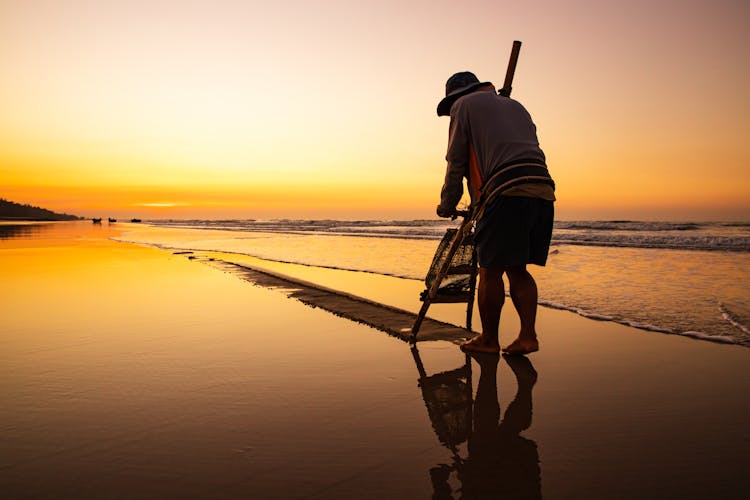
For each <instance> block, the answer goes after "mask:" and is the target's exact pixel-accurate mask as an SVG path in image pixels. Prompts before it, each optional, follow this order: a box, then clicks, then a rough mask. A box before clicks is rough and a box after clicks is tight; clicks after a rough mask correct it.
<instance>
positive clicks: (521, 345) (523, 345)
mask: <svg viewBox="0 0 750 500" xmlns="http://www.w3.org/2000/svg"><path fill="white" fill-rule="evenodd" d="M538 350H539V341H538V340H537V339H522V338H520V337H519V338H517V339H516V340H515V341H513V343H512V344H509V345H507V346H505V347H503V352H504V353H505V354H509V355H511V356H523V355H524V354H530V353H532V352H536V351H538Z"/></svg>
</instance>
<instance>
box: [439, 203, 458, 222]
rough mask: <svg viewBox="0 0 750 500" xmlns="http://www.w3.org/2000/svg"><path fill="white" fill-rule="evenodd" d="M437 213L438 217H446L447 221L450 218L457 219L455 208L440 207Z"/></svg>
mask: <svg viewBox="0 0 750 500" xmlns="http://www.w3.org/2000/svg"><path fill="white" fill-rule="evenodd" d="M436 212H437V215H438V217H444V218H446V219H447V218H448V217H453V218H454V219H455V218H456V209H455V208H446V207H444V206H443V205H438V206H437V210H436Z"/></svg>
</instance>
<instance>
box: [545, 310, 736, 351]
mask: <svg viewBox="0 0 750 500" xmlns="http://www.w3.org/2000/svg"><path fill="white" fill-rule="evenodd" d="M539 304H540V305H542V306H545V307H549V308H551V309H559V310H562V311H569V312H573V313H575V314H577V315H579V316H583V317H584V318H588V319H593V320H596V321H609V322H612V323H617V324H620V325H625V326H629V327H632V328H637V329H639V330H646V331H649V332H656V333H665V334H668V335H680V336H682V337H690V338H694V339H699V340H707V341H710V342H717V343H720V344H734V345H746V344H745V343H744V342H742V341H741V340H739V339H737V338H734V337H730V336H727V335H710V334H708V333H704V332H699V331H692V330H690V331H678V330H675V329H671V328H663V327H660V326H656V325H650V324H647V323H640V322H638V321H631V320H627V319H620V318H616V317H614V316H608V315H604V314H598V313H593V312H590V311H586V310H584V309H581V308H578V307H573V306H566V305H563V304H559V303H556V302H550V301H546V300H540V301H539Z"/></svg>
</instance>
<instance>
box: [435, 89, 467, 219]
mask: <svg viewBox="0 0 750 500" xmlns="http://www.w3.org/2000/svg"><path fill="white" fill-rule="evenodd" d="M453 108H454V109H452V110H451V111H453V112H452V113H451V123H450V128H449V134H448V153H447V154H446V156H445V159H446V160H447V162H448V166H447V167H446V171H445V182H444V183H443V189H442V190H441V192H440V205H438V207H437V214H438V216H440V217H450V216H451V215H453V213H454V212H455V210H456V205H458V202H459V201H460V200H461V196H462V195H463V192H464V185H463V178H464V175H466V172H467V168H468V166H469V141H468V133H467V130H466V126H465V124H464V123H463V120H462V119H461V117H460V113H459V111H460V109H455V108H460V103H456V104H454V105H453ZM454 112H455V113H454Z"/></svg>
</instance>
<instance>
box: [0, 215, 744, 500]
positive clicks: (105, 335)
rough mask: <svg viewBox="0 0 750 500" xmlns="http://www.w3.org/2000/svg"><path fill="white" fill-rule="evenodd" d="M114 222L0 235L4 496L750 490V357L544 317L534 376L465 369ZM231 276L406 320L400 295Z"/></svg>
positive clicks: (511, 323) (436, 351) (448, 316)
mask: <svg viewBox="0 0 750 500" xmlns="http://www.w3.org/2000/svg"><path fill="white" fill-rule="evenodd" d="M123 226H125V225H120V226H117V225H115V226H113V227H108V226H107V225H106V224H105V225H103V226H101V227H92V225H91V224H90V223H56V224H48V225H44V228H42V227H41V226H40V227H39V228H38V229H32V230H24V231H20V232H16V233H14V234H12V235H8V232H7V231H6V232H5V233H3V234H5V236H2V239H0V273H2V276H3V279H2V281H0V293H1V295H0V297H2V301H1V302H0V317H2V325H3V327H2V333H0V401H1V402H2V404H0V429H2V433H0V436H1V437H0V439H1V440H2V444H0V491H2V492H3V497H4V498H111V497H117V498H238V497H242V498H383V497H391V498H451V497H454V498H459V497H461V496H462V495H463V497H464V498H497V497H502V496H513V495H515V496H521V497H525V498H540V497H544V498H664V497H668V496H671V497H675V498H745V497H746V495H747V488H748V486H750V480H748V479H747V474H746V472H745V468H746V467H745V460H746V451H747V449H749V448H750V432H749V431H748V425H747V423H746V422H747V415H748V410H750V350H748V349H747V348H744V347H738V346H730V345H720V344H713V343H708V342H702V341H697V340H692V339H687V338H682V337H677V336H669V335H661V334H655V333H652V332H644V331H640V330H635V329H632V328H628V327H624V326H620V325H615V324H611V323H605V322H596V321H591V320H587V319H584V318H580V317H578V316H576V315H574V314H572V313H568V312H564V311H557V310H550V309H545V308H540V311H539V319H538V329H539V331H540V334H541V336H542V337H541V338H542V350H541V351H540V352H539V353H535V354H533V355H531V356H529V358H528V360H529V362H528V363H527V362H525V361H523V360H506V359H504V358H499V362H498V358H497V357H490V358H489V359H488V358H479V359H475V360H471V361H470V362H468V363H467V359H466V357H465V356H464V355H463V354H462V353H461V352H460V351H459V350H458V348H457V347H456V346H455V344H453V343H450V342H448V341H430V342H420V343H419V344H418V347H417V350H416V351H412V350H411V349H410V346H409V345H408V344H407V343H405V342H403V341H401V340H399V339H397V338H394V337H392V336H389V335H387V334H385V333H383V332H381V331H379V330H376V329H373V328H371V327H368V326H365V325H362V324H359V323H356V322H352V321H350V320H348V319H346V318H341V317H337V316H335V315H333V314H330V313H329V312H326V311H324V310H322V309H320V308H311V307H309V306H307V305H305V304H303V303H302V302H299V301H297V300H294V299H292V298H289V297H288V291H286V290H284V289H278V288H273V287H272V288H268V287H264V286H253V285H252V284H251V283H249V282H248V281H246V280H244V279H241V277H240V276H238V275H237V273H233V272H221V270H219V269H217V268H216V266H215V261H214V262H210V261H206V260H203V259H202V258H203V257H205V258H209V257H210V258H214V259H223V258H226V257H227V256H224V255H218V254H203V255H200V256H199V257H201V258H198V259H192V260H191V259H190V258H189V257H190V256H191V255H189V254H181V255H175V254H172V253H171V252H168V251H165V250H158V249H153V248H147V247H142V246H137V245H132V244H125V243H118V242H114V241H110V240H107V239H106V238H107V237H109V236H112V235H113V234H115V233H116V232H117V229H116V228H117V227H123ZM0 233H2V232H1V231H0ZM234 258H235V260H238V259H237V256H234ZM239 260H242V261H243V262H240V263H244V264H246V265H251V264H253V265H257V266H266V268H267V269H269V270H274V271H275V272H279V273H283V274H286V275H288V276H290V277H293V278H296V279H304V280H306V281H310V282H313V283H317V284H319V285H321V286H324V287H329V288H333V289H337V290H344V291H346V292H347V293H351V294H354V295H359V296H362V297H365V298H367V299H369V300H373V301H377V302H384V303H387V304H389V305H391V306H393V307H398V308H402V309H407V310H412V311H416V310H417V309H418V308H419V305H420V303H419V302H418V301H417V294H418V292H419V289H420V287H421V286H420V285H419V284H418V283H416V282H413V281H408V280H400V279H397V278H388V277H383V276H375V275H367V274H364V273H350V272H345V271H333V270H324V269H315V268H304V267H303V266H293V265H285V264H273V263H268V262H263V261H258V260H257V259H254V262H250V261H251V260H253V259H251V258H242V259H239ZM463 307H464V306H461V305H450V306H449V305H440V306H437V305H436V306H433V307H432V308H431V309H430V315H431V316H433V317H435V318H436V319H439V320H443V321H448V322H453V323H456V324H459V325H460V324H462V323H461V322H462V320H463V316H464V313H465V311H464V310H463ZM515 328H517V320H516V317H515V313H514V312H512V311H511V309H510V308H508V309H507V310H506V313H505V314H504V316H503V324H502V339H501V340H502V341H503V342H504V343H507V342H508V341H509V340H511V337H512V336H513V333H512V332H513V331H514V330H515Z"/></svg>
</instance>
